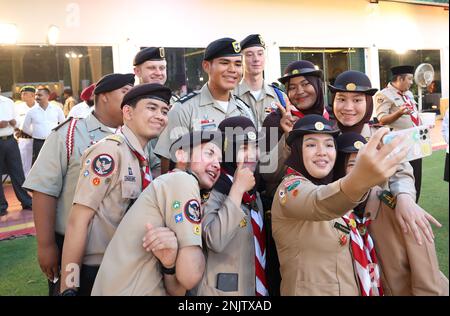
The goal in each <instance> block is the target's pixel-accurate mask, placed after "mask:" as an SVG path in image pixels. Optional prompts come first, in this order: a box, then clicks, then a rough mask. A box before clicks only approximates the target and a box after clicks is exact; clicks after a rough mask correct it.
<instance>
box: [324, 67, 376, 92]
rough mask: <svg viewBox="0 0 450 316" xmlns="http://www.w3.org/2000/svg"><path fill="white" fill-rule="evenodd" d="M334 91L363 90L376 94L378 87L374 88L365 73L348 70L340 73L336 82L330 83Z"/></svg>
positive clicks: (331, 89)
mask: <svg viewBox="0 0 450 316" xmlns="http://www.w3.org/2000/svg"><path fill="white" fill-rule="evenodd" d="M328 88H329V89H330V91H331V92H332V93H336V92H362V93H364V94H368V95H374V94H375V93H376V92H377V91H378V89H376V88H372V83H371V82H370V79H369V77H367V75H366V74H365V73H362V72H360V71H356V70H347V71H344V72H343V73H341V74H339V76H337V77H336V80H335V81H334V84H333V85H331V84H329V85H328Z"/></svg>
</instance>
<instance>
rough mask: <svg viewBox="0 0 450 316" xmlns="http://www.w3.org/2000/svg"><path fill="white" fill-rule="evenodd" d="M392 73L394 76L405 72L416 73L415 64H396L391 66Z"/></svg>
mask: <svg viewBox="0 0 450 316" xmlns="http://www.w3.org/2000/svg"><path fill="white" fill-rule="evenodd" d="M391 73H392V75H393V76H396V75H404V74H414V66H410V65H404V66H395V67H392V68H391Z"/></svg>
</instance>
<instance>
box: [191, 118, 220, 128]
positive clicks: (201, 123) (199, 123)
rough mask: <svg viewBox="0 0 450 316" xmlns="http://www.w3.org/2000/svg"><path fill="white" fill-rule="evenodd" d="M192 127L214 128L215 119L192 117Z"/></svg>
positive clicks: (215, 126) (215, 125)
mask: <svg viewBox="0 0 450 316" xmlns="http://www.w3.org/2000/svg"><path fill="white" fill-rule="evenodd" d="M192 127H193V130H194V131H203V130H216V129H217V124H216V122H215V120H201V119H194V120H193V122H192Z"/></svg>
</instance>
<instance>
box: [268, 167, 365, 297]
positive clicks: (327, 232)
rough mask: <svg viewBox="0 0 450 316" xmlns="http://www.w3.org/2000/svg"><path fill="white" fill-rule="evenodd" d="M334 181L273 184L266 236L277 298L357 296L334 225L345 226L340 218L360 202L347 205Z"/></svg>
mask: <svg viewBox="0 0 450 316" xmlns="http://www.w3.org/2000/svg"><path fill="white" fill-rule="evenodd" d="M340 181H341V180H338V181H336V182H333V183H331V184H328V185H320V186H316V185H314V184H313V183H312V182H310V181H309V180H308V179H306V178H304V177H301V176H297V175H291V176H287V177H285V178H284V180H283V181H282V182H281V184H280V185H279V187H278V189H277V192H276V194H275V197H274V200H273V204H272V234H273V238H274V240H275V243H276V245H277V252H278V257H279V260H280V272H281V278H282V280H281V289H280V293H281V295H301V296H303V295H307V296H315V295H320V296H345V295H352V296H358V295H360V290H359V285H358V282H357V279H356V275H355V273H354V269H353V259H352V254H351V251H350V235H349V233H345V232H342V231H341V230H339V229H338V228H336V226H335V223H337V226H338V227H342V226H345V227H347V225H346V223H345V222H344V220H343V219H342V216H344V215H345V214H346V213H347V212H348V210H351V209H353V208H354V207H355V206H356V205H358V204H359V203H360V202H361V201H351V200H350V199H349V198H348V197H347V196H346V195H345V194H344V193H343V192H342V191H341V187H340ZM365 197H366V195H365V196H364V197H363V198H365ZM339 225H341V226H339ZM342 235H346V237H345V239H346V242H345V243H344V244H341V242H340V241H341V240H342V238H343V237H341V236H342Z"/></svg>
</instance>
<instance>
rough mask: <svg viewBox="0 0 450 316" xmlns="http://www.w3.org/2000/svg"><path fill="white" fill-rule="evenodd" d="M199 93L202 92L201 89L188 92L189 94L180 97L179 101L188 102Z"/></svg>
mask: <svg viewBox="0 0 450 316" xmlns="http://www.w3.org/2000/svg"><path fill="white" fill-rule="evenodd" d="M199 93H200V92H199V91H193V92H191V93H188V94H186V95H185V96H184V97H182V98H180V99H179V100H178V102H180V103H184V102H186V101H187V100H190V99H192V98H193V97H195V96H196V95H197V94H199Z"/></svg>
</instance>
